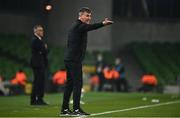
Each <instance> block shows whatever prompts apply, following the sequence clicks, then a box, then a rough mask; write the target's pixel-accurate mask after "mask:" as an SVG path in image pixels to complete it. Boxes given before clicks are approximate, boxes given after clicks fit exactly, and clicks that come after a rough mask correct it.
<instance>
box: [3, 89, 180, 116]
mask: <svg viewBox="0 0 180 118" xmlns="http://www.w3.org/2000/svg"><path fill="white" fill-rule="evenodd" d="M144 97H145V98H146V100H142V99H143V98H144ZM152 99H159V101H160V102H159V103H152V102H151V100H152ZM82 100H83V101H84V102H85V104H84V105H82V108H83V109H84V110H85V111H87V112H89V113H91V114H94V116H93V117H131V116H133V117H180V97H179V96H177V95H166V94H153V93H146V94H145V93H95V92H94V93H91V92H89V93H85V95H84V97H83V98H82ZM29 101H30V99H29V96H7V97H0V117H5V116H9V117H26V116H28V117H44V116H45V117H57V116H58V114H59V111H60V106H61V102H62V93H59V94H46V95H45V101H48V102H49V103H50V105H48V106H30V105H29ZM170 101H178V102H177V103H173V104H166V105H164V104H163V105H159V106H152V107H148V108H141V109H133V110H127V111H119V112H114V113H105V114H102V115H96V113H102V112H106V111H113V110H123V109H129V108H135V107H139V106H147V105H155V104H162V103H166V102H170ZM71 107H72V106H71Z"/></svg>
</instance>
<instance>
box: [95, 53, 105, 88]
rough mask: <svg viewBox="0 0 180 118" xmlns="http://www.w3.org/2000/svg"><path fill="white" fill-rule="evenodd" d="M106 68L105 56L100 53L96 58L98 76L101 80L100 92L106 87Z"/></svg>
mask: <svg viewBox="0 0 180 118" xmlns="http://www.w3.org/2000/svg"><path fill="white" fill-rule="evenodd" d="M104 66H105V63H104V59H103V55H102V54H101V53H99V54H98V55H97V58H96V74H97V76H98V78H99V86H98V91H102V87H103V85H104V76H103V69H104Z"/></svg>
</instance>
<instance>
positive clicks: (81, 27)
mask: <svg viewBox="0 0 180 118" xmlns="http://www.w3.org/2000/svg"><path fill="white" fill-rule="evenodd" d="M103 26H104V25H103V23H102V22H101V23H95V24H85V23H81V24H80V25H79V27H78V29H79V30H80V31H85V32H87V31H91V30H95V29H98V28H101V27H103Z"/></svg>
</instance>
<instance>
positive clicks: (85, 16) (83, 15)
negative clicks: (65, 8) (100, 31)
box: [79, 12, 91, 24]
mask: <svg viewBox="0 0 180 118" xmlns="http://www.w3.org/2000/svg"><path fill="white" fill-rule="evenodd" d="M79 19H80V20H81V21H82V22H83V23H86V24H90V21H91V13H87V12H82V13H80V15H79Z"/></svg>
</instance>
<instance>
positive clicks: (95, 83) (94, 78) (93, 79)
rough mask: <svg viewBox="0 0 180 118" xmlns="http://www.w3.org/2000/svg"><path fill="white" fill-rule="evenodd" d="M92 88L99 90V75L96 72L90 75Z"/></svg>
mask: <svg viewBox="0 0 180 118" xmlns="http://www.w3.org/2000/svg"><path fill="white" fill-rule="evenodd" d="M90 85H91V90H94V91H97V90H98V86H99V77H98V76H97V75H96V74H93V75H91V77H90Z"/></svg>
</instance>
